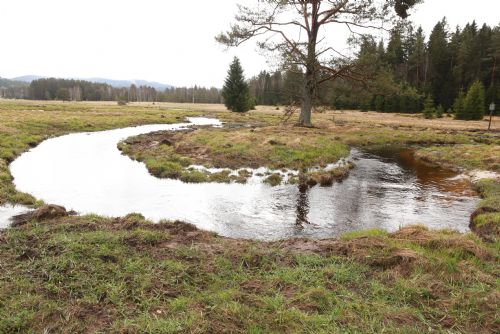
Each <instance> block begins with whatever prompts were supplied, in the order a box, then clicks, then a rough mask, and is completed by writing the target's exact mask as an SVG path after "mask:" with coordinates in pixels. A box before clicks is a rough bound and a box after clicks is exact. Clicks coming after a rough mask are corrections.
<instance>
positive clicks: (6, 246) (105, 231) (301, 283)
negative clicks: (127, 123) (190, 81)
mask: <svg viewBox="0 0 500 334" xmlns="http://www.w3.org/2000/svg"><path fill="white" fill-rule="evenodd" d="M415 233H417V235H416V236H417V238H412V237H408V235H409V234H408V233H406V232H405V230H403V231H401V232H398V233H396V234H388V233H386V232H382V231H368V232H363V233H359V234H355V233H351V234H350V235H347V236H345V237H344V238H342V239H340V240H329V241H322V242H321V243H319V244H315V243H314V242H313V241H311V242H306V243H309V244H310V247H309V249H310V250H311V251H310V252H304V251H301V248H300V247H297V246H294V243H293V242H292V243H287V242H277V243H261V242H252V241H242V240H231V239H225V238H219V237H217V236H215V235H213V234H211V233H207V232H201V231H197V230H195V229H192V228H191V227H189V226H185V225H182V224H180V223H176V224H172V223H163V224H160V225H155V224H150V223H148V222H146V221H144V220H143V219H142V218H141V217H140V216H137V215H134V216H129V217H127V218H125V219H115V220H113V219H105V218H99V217H95V216H87V217H73V218H65V219H61V220H57V221H48V222H31V223H29V224H28V225H26V226H23V227H20V228H16V229H9V230H6V231H3V232H0V261H1V263H2V270H1V271H0V283H1V284H0V332H1V333H28V332H43V331H44V330H48V331H49V332H72V333H83V332H89V331H90V332H122V333H124V332H126V333H185V332H189V333H204V332H216V333H225V332H226V333H229V332H232V333H240V332H241V333H282V332H287V333H290V332H308V333H332V332H363V333H380V332H382V331H386V332H390V333H420V332H422V331H433V332H447V331H451V332H464V333H465V332H477V333H487V332H491V330H492V329H493V328H494V327H495V325H496V308H495V307H494V305H493V304H491V303H492V301H493V300H494V298H495V291H496V287H497V285H496V274H495V272H496V265H495V263H496V262H495V261H496V258H494V257H491V255H489V254H493V253H494V250H493V249H492V248H490V247H491V246H489V245H487V244H483V243H481V242H480V241H479V240H477V239H476V238H474V237H472V236H467V235H465V236H464V235H458V234H455V233H452V232H446V231H443V232H429V231H427V230H425V229H422V228H415V229H414V230H412V232H411V233H410V234H411V235H414V234H415ZM450 240H452V241H450ZM471 250H472V251H471ZM402 251H404V252H407V253H408V252H410V254H411V255H412V256H413V257H412V258H411V260H405V259H406V258H404V257H403V258H401V259H399V258H398V257H397V256H396V255H395V254H399V253H400V252H402ZM398 252H399V253H398ZM474 252H476V253H474ZM492 298H493V299H492Z"/></svg>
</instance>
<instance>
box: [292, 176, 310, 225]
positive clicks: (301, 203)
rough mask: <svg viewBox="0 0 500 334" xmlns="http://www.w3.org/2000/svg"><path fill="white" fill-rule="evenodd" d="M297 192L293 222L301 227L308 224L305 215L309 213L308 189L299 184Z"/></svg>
mask: <svg viewBox="0 0 500 334" xmlns="http://www.w3.org/2000/svg"><path fill="white" fill-rule="evenodd" d="M298 188H299V193H298V196H297V219H296V220H295V224H296V225H297V227H299V228H303V227H304V224H309V220H308V219H307V216H308V215H309V196H308V192H309V189H308V188H307V187H304V186H299V187H298Z"/></svg>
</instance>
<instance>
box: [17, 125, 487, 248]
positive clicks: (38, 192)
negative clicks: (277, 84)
mask: <svg viewBox="0 0 500 334" xmlns="http://www.w3.org/2000/svg"><path fill="white" fill-rule="evenodd" d="M190 120H191V122H192V124H195V125H220V123H219V121H217V120H214V119H206V118H192V119H190ZM187 125H188V124H175V125H146V126H139V127H132V128H125V129H118V130H111V131H103V132H95V133H79V134H71V135H67V136H63V137H58V138H54V139H49V140H47V141H45V142H43V143H41V144H40V145H39V146H38V147H36V148H34V149H32V150H31V151H29V152H27V153H25V154H23V155H22V156H21V157H19V158H18V159H17V160H15V161H14V162H13V163H12V165H11V172H12V175H13V176H14V178H15V184H16V186H17V188H18V189H19V190H20V191H23V192H27V193H30V194H32V195H34V196H35V197H37V198H39V199H42V200H44V201H45V202H47V203H53V204H59V205H63V206H65V207H66V208H67V209H72V210H75V211H77V212H80V213H96V214H99V215H105V216H123V215H126V214H128V213H131V212H138V213H141V214H143V215H144V216H145V217H147V218H149V219H152V220H154V221H159V220H161V219H170V220H173V219H179V220H183V221H187V222H190V223H193V224H195V225H196V226H198V227H200V228H202V229H206V230H211V231H215V232H218V233H220V234H222V235H225V236H230V237H243V238H255V239H264V240H273V239H282V238H290V237H317V238H325V237H331V236H337V235H339V234H342V233H344V232H347V231H352V230H359V229H366V228H383V229H387V230H395V229H397V228H399V227H400V226H404V225H408V224H417V223H418V224H425V225H428V226H430V227H433V228H452V229H456V230H459V231H467V230H468V217H469V215H470V213H471V212H472V211H473V209H474V207H475V205H476V203H477V198H476V197H475V196H474V194H473V193H471V191H470V188H469V186H468V185H467V184H466V183H465V182H464V181H461V180H459V179H456V178H454V177H455V176H456V175H455V174H454V173H452V172H448V171H443V170H440V169H436V168H430V167H428V166H425V165H422V164H419V163H418V162H416V161H414V159H413V158H412V155H411V152H410V151H400V150H399V151H388V150H385V151H380V152H371V153H367V152H361V151H359V150H353V151H352V153H351V159H352V160H354V162H355V163H356V168H355V169H354V170H353V171H352V172H351V175H350V176H349V178H348V179H347V180H345V181H344V182H342V183H338V184H335V185H334V186H333V187H329V188H322V187H315V188H312V189H309V190H306V191H301V190H299V188H298V187H297V186H292V185H282V186H278V187H274V188H272V187H270V186H268V185H266V184H262V183H261V181H260V180H259V179H257V178H253V179H251V180H250V181H249V183H248V184H246V185H241V184H214V183H207V184H185V183H182V182H180V181H176V180H161V179H157V178H155V177H153V176H151V175H150V174H149V173H148V171H147V169H146V167H145V166H144V164H142V163H139V162H136V161H132V160H131V159H129V158H128V157H126V156H123V155H122V154H121V153H120V151H119V150H118V149H117V143H118V142H119V141H120V140H122V139H125V138H127V137H130V136H135V135H139V134H142V133H148V132H152V131H158V130H178V129H182V128H185V127H186V126H187Z"/></svg>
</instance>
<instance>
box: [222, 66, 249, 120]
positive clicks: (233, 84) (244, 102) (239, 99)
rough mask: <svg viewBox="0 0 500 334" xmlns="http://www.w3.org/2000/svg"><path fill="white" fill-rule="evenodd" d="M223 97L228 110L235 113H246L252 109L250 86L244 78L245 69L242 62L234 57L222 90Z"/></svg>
mask: <svg viewBox="0 0 500 334" xmlns="http://www.w3.org/2000/svg"><path fill="white" fill-rule="evenodd" d="M222 97H223V98H224V104H225V105H226V107H227V109H229V110H231V111H234V112H246V111H248V110H249V109H250V93H249V89H248V85H247V83H246V82H245V77H244V76H243V68H242V67H241V63H240V60H239V59H238V58H237V57H234V60H233V62H232V64H231V66H230V67H229V71H228V75H227V78H226V81H225V82H224V87H223V88H222Z"/></svg>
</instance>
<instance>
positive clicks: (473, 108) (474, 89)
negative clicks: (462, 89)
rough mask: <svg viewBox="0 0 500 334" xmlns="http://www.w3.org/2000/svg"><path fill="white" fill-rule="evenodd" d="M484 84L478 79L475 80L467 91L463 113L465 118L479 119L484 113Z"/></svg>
mask: <svg viewBox="0 0 500 334" xmlns="http://www.w3.org/2000/svg"><path fill="white" fill-rule="evenodd" d="M484 95H485V93H484V86H483V84H482V83H481V82H480V81H475V82H474V83H473V84H472V86H471V87H470V89H469V92H467V97H466V98H465V107H464V109H465V110H464V114H465V117H466V118H465V119H467V120H481V119H483V117H484V113H485V105H486V102H485V97H484Z"/></svg>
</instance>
